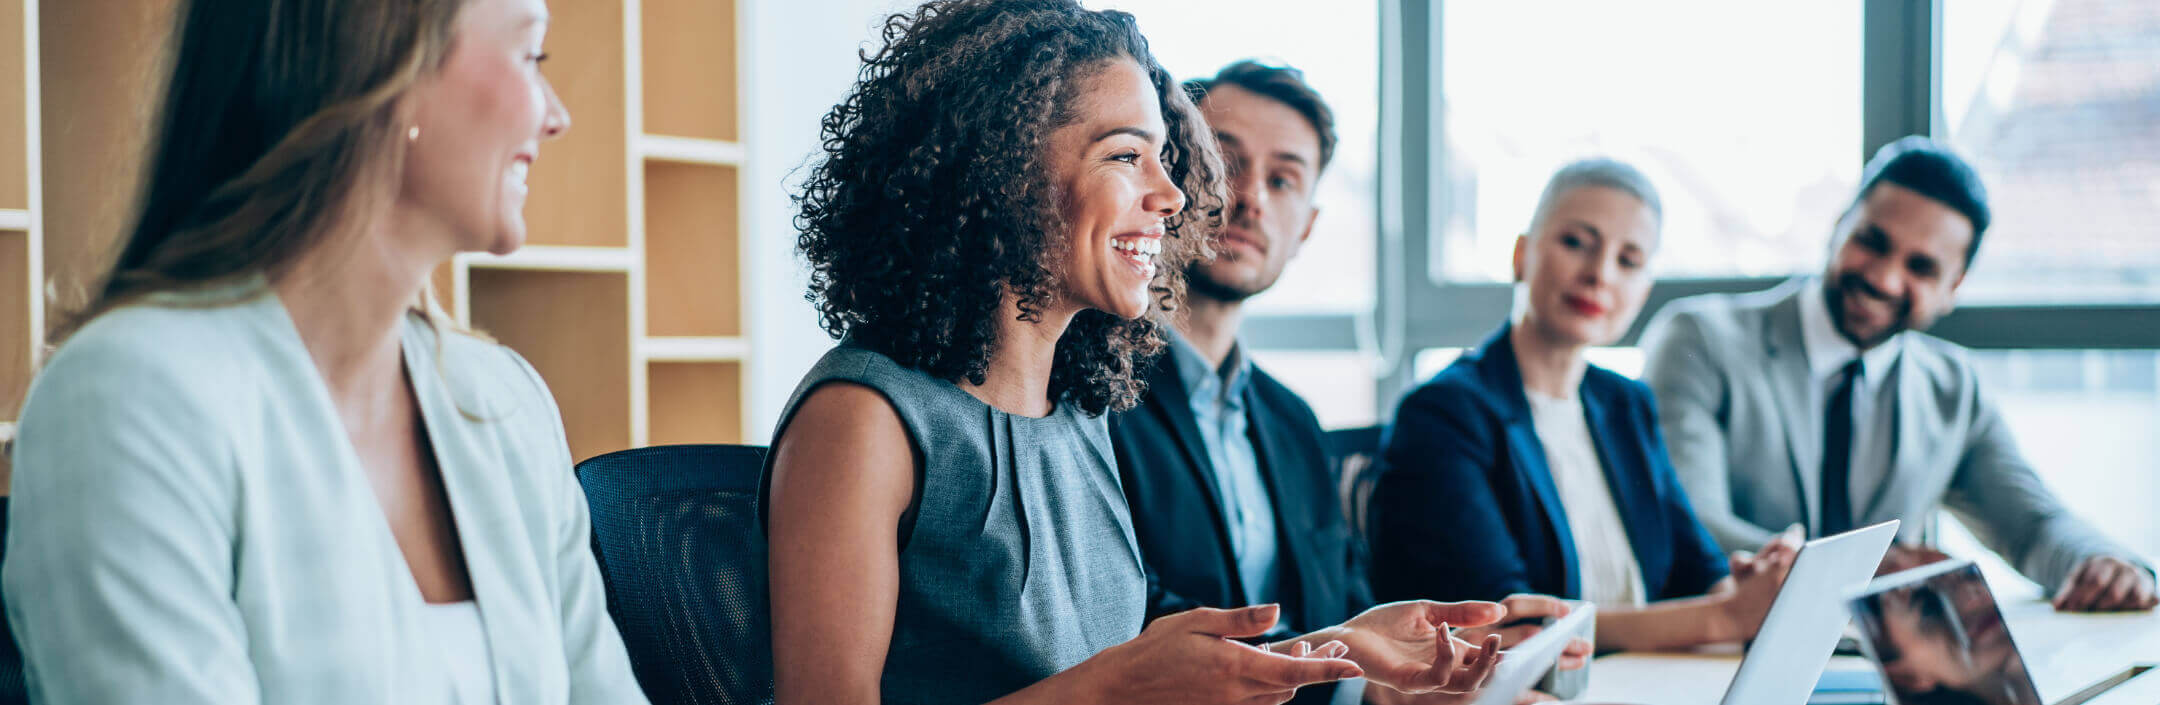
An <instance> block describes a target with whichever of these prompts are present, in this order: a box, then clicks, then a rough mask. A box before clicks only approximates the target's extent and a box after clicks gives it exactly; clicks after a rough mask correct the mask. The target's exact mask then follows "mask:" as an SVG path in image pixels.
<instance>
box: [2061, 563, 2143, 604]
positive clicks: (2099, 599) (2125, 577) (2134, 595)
mask: <svg viewBox="0 0 2160 705" xmlns="http://www.w3.org/2000/svg"><path fill="white" fill-rule="evenodd" d="M2155 603H2160V598H2156V597H2155V594H2154V590H2153V574H2152V573H2150V572H2147V571H2146V570H2145V569H2144V568H2143V567H2140V566H2138V565H2135V564H2133V563H2131V562H2129V561H2126V560H2123V559H2121V558H2116V557H2114V556H2093V557H2091V558H2087V559H2085V560H2084V562H2081V563H2079V564H2078V566H2077V567H2076V568H2073V569H2071V571H2070V577H2069V578H2067V579H2065V580H2063V585H2062V588H2061V589H2059V590H2056V591H2055V609H2058V610H2061V611H2064V612H2115V611H2124V610H2140V611H2142V610H2149V609H2152V608H2153V605H2154V604H2155Z"/></svg>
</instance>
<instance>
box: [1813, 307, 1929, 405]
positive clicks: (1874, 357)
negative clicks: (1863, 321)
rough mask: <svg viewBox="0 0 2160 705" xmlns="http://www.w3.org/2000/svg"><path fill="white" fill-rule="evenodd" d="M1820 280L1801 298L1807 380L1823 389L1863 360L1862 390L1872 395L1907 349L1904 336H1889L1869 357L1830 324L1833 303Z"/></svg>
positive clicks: (1860, 389) (1831, 322)
mask: <svg viewBox="0 0 2160 705" xmlns="http://www.w3.org/2000/svg"><path fill="white" fill-rule="evenodd" d="M1824 286H1825V284H1824V283H1823V281H1822V280H1821V279H1815V280H1811V281H1810V282H1809V284H1808V286H1807V288H1806V290H1805V291H1803V292H1801V294H1800V340H1801V343H1802V344H1803V345H1805V346H1806V348H1807V361H1808V379H1809V380H1810V381H1812V382H1814V383H1815V384H1816V386H1823V385H1826V384H1828V383H1829V381H1830V380H1832V379H1835V378H1836V377H1837V374H1838V371H1839V370H1841V369H1844V367H1845V363H1848V362H1852V360H1853V358H1856V357H1857V358H1860V370H1861V373H1860V388H1859V389H1858V390H1857V391H1858V392H1859V393H1861V394H1863V395H1872V394H1874V393H1875V390H1876V389H1877V388H1878V387H1879V386H1880V385H1881V383H1882V380H1883V378H1884V377H1888V376H1889V375H1888V374H1887V373H1888V372H1889V370H1890V366H1891V365H1892V364H1895V363H1896V362H1897V359H1898V351H1899V350H1901V349H1903V348H1904V342H1905V334H1903V333H1899V334H1897V335H1893V336H1890V339H1889V340H1886V341H1883V343H1882V344H1881V345H1877V346H1875V349H1873V350H1869V351H1867V352H1866V353H1862V352H1860V347H1859V346H1857V345H1853V344H1852V341H1850V340H1846V339H1845V336H1844V334H1842V333H1839V332H1838V329H1837V323H1836V322H1834V321H1832V320H1830V302H1829V300H1827V299H1825V298H1824V294H1823V287H1824Z"/></svg>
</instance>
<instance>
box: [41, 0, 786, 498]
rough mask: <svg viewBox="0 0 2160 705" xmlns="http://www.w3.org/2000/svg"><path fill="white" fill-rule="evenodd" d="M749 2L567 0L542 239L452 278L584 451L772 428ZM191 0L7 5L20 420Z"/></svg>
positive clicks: (536, 175)
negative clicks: (182, 7)
mask: <svg viewBox="0 0 2160 705" xmlns="http://www.w3.org/2000/svg"><path fill="white" fill-rule="evenodd" d="M749 1H750V0H577V1H576V2H552V3H549V11H550V12H551V13H553V19H552V21H551V22H550V23H549V24H550V30H549V33H548V51H549V52H550V53H551V54H553V55H554V57H555V58H554V59H553V60H551V61H549V62H548V63H547V65H546V68H545V69H544V70H545V71H546V72H547V73H548V76H549V78H550V79H551V80H552V81H553V82H554V84H555V88H556V91H557V92H558V93H559V94H560V95H561V96H562V99H563V102H564V103H565V104H566V105H567V106H568V107H569V109H570V113H571V119H572V127H571V130H570V133H569V134H568V135H567V136H565V137H564V138H562V139H560V140H556V141H553V142H550V143H547V144H545V145H543V146H542V147H541V151H540V159H539V161H538V162H537V163H536V164H535V168H534V169H533V174H532V179H531V184H532V191H531V196H530V197H529V198H528V200H527V204H526V212H525V216H526V222H527V226H528V227H527V243H526V246H525V247H523V248H521V249H520V250H518V251H517V252H515V253H512V254H510V255H508V256H504V257H495V256H490V255H482V254H465V255H460V256H458V257H457V258H455V259H453V260H452V261H450V262H447V263H444V265H443V266H442V267H441V268H439V269H438V270H437V271H436V272H435V276H434V284H435V289H436V293H437V296H438V298H439V299H440V300H441V301H442V303H443V305H444V306H445V308H446V310H448V311H450V312H452V314H453V315H454V316H455V317H456V318H457V319H458V321H459V322H460V323H462V324H464V325H466V326H469V327H471V328H472V329H474V330H476V331H479V332H481V333H484V334H487V335H490V336H493V337H494V338H495V339H496V340H499V341H501V342H503V343H504V344H507V345H509V346H510V347H511V348H513V349H516V350H517V351H518V352H519V353H520V354H522V355H524V356H525V358H526V359H528V360H530V361H531V362H532V363H533V366H534V368H536V369H538V370H539V371H540V373H541V375H542V376H543V377H545V378H546V379H547V382H548V385H549V387H550V389H551V390H553V392H554V394H555V398H556V401H557V402H558V403H559V405H560V406H561V407H562V410H563V419H564V425H565V426H566V427H567V431H568V435H569V438H570V446H571V452H572V455H573V456H575V457H576V458H577V459H584V458H587V457H591V456H593V455H598V454H601V453H606V452H610V451H614V450H620V449H623V448H629V447H636V446H642V445H648V444H653V443H684V442H740V441H741V440H742V439H743V438H746V437H748V436H750V435H751V434H749V433H747V429H745V428H744V423H745V422H746V419H747V418H748V417H749V414H748V413H746V409H745V403H746V399H745V395H744V390H745V387H746V386H747V384H746V378H745V377H744V375H746V374H749V372H750V370H752V369H753V364H754V363H753V360H752V359H751V354H750V350H751V346H750V345H748V344H747V342H746V341H745V340H744V339H743V337H742V336H743V335H744V332H745V330H747V326H746V321H745V312H746V308H745V305H744V296H743V281H744V279H745V277H744V273H743V272H742V266H743V264H742V263H743V257H742V242H743V240H742V237H743V231H744V227H745V224H746V223H747V222H748V221H747V220H746V218H745V216H746V214H745V213H744V210H743V207H742V204H743V193H744V191H743V187H742V179H741V174H742V169H743V167H744V162H745V150H744V149H743V144H744V135H743V133H742V125H743V122H744V120H743V117H742V112H741V110H742V108H741V106H742V100H741V95H740V93H741V86H742V85H743V83H744V81H743V80H742V78H743V73H742V72H743V71H744V70H746V69H745V66H744V58H745V56H747V55H746V54H745V53H744V52H743V51H742V50H741V42H740V41H739V39H740V37H739V35H738V34H737V33H738V31H739V30H738V28H739V27H740V26H741V24H742V18H743V14H742V13H743V7H742V3H745V2H749ZM41 2H42V4H43V6H42V8H41V7H40V3H41ZM175 5H176V3H175V0H66V1H65V2H56V1H55V0H0V291H4V292H6V293H4V294H0V434H5V435H11V434H12V431H13V428H14V424H13V421H14V419H15V416H16V412H17V411H18V410H19V408H20V403H21V396H22V393H23V391H24V390H25V389H26V388H27V385H28V381H29V379H30V376H31V374H32V373H33V371H34V370H35V368H36V365H37V354H38V351H39V350H40V348H41V347H42V346H43V344H44V335H45V333H46V329H47V326H48V319H49V318H50V316H51V314H52V312H54V311H57V310H65V309H68V308H72V307H74V306H76V305H79V303H80V299H81V291H82V290H83V289H84V288H85V287H86V286H87V283H88V281H89V280H90V278H92V277H94V276H95V275H96V274H97V272H98V270H99V269H100V268H101V267H103V266H104V265H105V256H106V253H107V252H108V251H109V250H110V245H111V242H112V240H113V238H114V236H115V235H116V234H117V233H118V232H119V229H120V228H121V227H123V226H124V223H123V222H122V220H123V219H124V217H125V214H126V213H127V212H128V211H129V210H130V205H131V202H132V199H133V198H134V195H135V194H134V193H133V192H132V189H133V184H134V182H135V178H136V177H135V174H136V173H137V169H138V167H139V164H140V162H141V160H142V159H143V145H144V135H145V134H147V125H148V123H149V121H150V119H151V117H152V115H151V114H152V112H153V111H154V110H155V109H156V103H157V98H158V96H159V95H161V92H162V85H161V83H160V82H161V81H162V80H163V78H164V76H163V70H162V69H161V68H160V66H159V64H158V59H159V57H160V56H161V55H162V52H163V51H164V44H165V39H166V37H167V36H168V35H169V33H170V26H171V24H170V23H171V19H172V13H173V11H174V7H175ZM41 9H42V11H43V13H44V14H43V15H42V16H41V15H40V10H41ZM41 34H42V36H41ZM41 85H42V86H44V87H45V88H46V89H47V90H46V92H44V93H43V94H41V93H40V86H41ZM41 155H42V157H41ZM47 214H51V217H50V218H48V217H46V215H47ZM48 229H49V231H50V232H52V233H53V235H52V236H51V237H46V236H45V233H46V232H47V231H48ZM5 468H6V465H5V457H4V455H0V478H4V475H5Z"/></svg>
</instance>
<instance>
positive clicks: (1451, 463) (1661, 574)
mask: <svg viewBox="0 0 2160 705" xmlns="http://www.w3.org/2000/svg"><path fill="white" fill-rule="evenodd" d="M1582 398H1583V411H1584V416H1585V417H1586V418H1587V420H1588V422H1589V425H1590V434H1591V437H1592V438H1593V439H1594V440H1595V442H1596V444H1597V450H1598V457H1599V459H1601V460H1602V461H1603V463H1604V466H1605V480H1606V484H1607V485H1608V486H1610V487H1611V489H1612V493H1613V503H1614V505H1615V506H1617V507H1618V509H1619V511H1620V519H1621V521H1622V522H1624V523H1625V524H1626V525H1627V534H1628V540H1629V542H1630V543H1632V544H1633V545H1634V549H1635V558H1636V562H1637V563H1638V564H1640V566H1641V569H1642V578H1643V587H1644V589H1645V591H1646V597H1647V598H1648V599H1650V600H1652V601H1656V600H1665V599H1671V598H1676V597H1688V596H1693V595H1700V594H1702V593H1704V592H1707V591H1708V590H1709V589H1710V587H1711V586H1712V585H1714V584H1716V583H1717V581H1718V580H1720V579H1722V578H1724V577H1725V575H1726V573H1728V572H1729V571H1730V568H1729V567H1728V566H1727V565H1726V562H1725V556H1724V555H1723V554H1722V553H1720V552H1719V550H1718V547H1717V543H1715V542H1714V541H1712V540H1711V538H1710V534H1709V532H1708V531H1706V530H1704V528H1703V526H1702V524H1701V523H1700V522H1698V521H1696V519H1695V511H1694V509H1693V508H1691V507H1690V506H1689V504H1688V498H1687V493H1686V492H1685V491H1684V490H1682V489H1681V487H1680V482H1679V479H1678V477H1677V476H1676V475H1675V474H1674V472H1673V467H1672V461H1671V459H1670V458H1668V457H1667V456H1666V454H1665V439H1664V436H1663V435H1662V434H1661V433H1660V432H1659V430H1658V424H1657V410H1656V407H1655V402H1654V401H1653V400H1652V398H1651V395H1650V389H1649V387H1647V386H1644V385H1643V384H1642V383H1640V382H1636V381H1634V380H1631V379H1628V378H1626V377H1622V376H1620V375H1619V374H1616V373H1614V372H1612V371H1610V370H1606V369H1603V368H1600V367H1597V366H1594V365H1593V366H1591V367H1590V369H1589V371H1588V372H1587V373H1586V374H1584V375H1583V381H1582ZM1381 446H1382V448H1383V450H1382V452H1381V458H1380V462H1381V463H1382V469H1381V472H1382V473H1383V474H1382V475H1381V476H1380V480H1379V484H1378V485H1377V487H1376V488H1375V489H1374V491H1373V495H1372V503H1371V511H1372V517H1371V522H1372V527H1371V531H1372V541H1371V543H1372V554H1373V555H1372V565H1371V570H1372V589H1373V593H1374V595H1375V596H1376V597H1378V598H1379V599H1381V600H1402V599H1413V598H1423V599H1437V600H1498V599H1501V598H1504V597H1506V596H1508V595H1511V594H1515V593H1538V594H1545V595H1555V596H1559V597H1565V598H1570V599H1579V598H1580V597H1581V592H1582V591H1581V578H1580V575H1579V574H1578V572H1577V567H1578V565H1579V562H1578V561H1577V560H1576V556H1575V541H1574V539H1573V536H1574V535H1573V534H1571V533H1569V529H1568V517H1567V511H1566V510H1565V509H1563V508H1562V507H1561V506H1560V493H1559V491H1558V489H1556V488H1555V487H1554V485H1553V478H1552V471H1551V470H1550V468H1548V467H1547V466H1546V463H1545V448H1544V445H1543V444H1542V443H1541V442H1540V441H1539V440H1538V437H1537V430H1536V427H1535V426H1534V425H1533V424H1532V422H1531V416H1530V400H1529V397H1527V396H1526V395H1525V394H1524V393H1523V381H1522V371H1521V369H1520V368H1519V367H1518V366H1517V365H1516V363H1515V350H1514V346H1513V345H1512V344H1510V343H1509V342H1508V326H1502V327H1501V328H1500V331H1499V332H1497V333H1494V334H1493V336H1492V337H1491V338H1488V339H1486V341H1485V342H1484V344H1482V345H1479V346H1478V347H1477V349H1475V350H1472V351H1470V352H1467V353H1464V354H1463V356H1462V357H1461V358H1458V359H1457V360H1456V361H1455V363H1454V364H1451V365H1448V367H1447V369H1445V370H1442V371H1441V372H1440V374H1439V375H1436V376H1434V377H1433V379H1432V380H1431V381H1429V382H1426V383H1425V384H1423V385H1421V386H1419V387H1418V388H1417V389H1416V390H1414V391H1412V392H1411V393H1410V394H1409V395H1408V396H1406V397H1404V398H1403V401H1402V404H1401V406H1400V407H1399V408H1398V409H1397V410H1396V412H1395V421H1394V423H1393V424H1392V425H1391V426H1389V428H1388V430H1387V432H1386V434H1385V436H1384V437H1383V438H1382V439H1381Z"/></svg>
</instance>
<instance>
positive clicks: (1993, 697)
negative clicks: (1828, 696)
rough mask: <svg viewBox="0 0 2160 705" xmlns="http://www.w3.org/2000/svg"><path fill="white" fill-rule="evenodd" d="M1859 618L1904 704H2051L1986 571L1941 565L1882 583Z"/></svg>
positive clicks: (1857, 610) (1859, 606) (1864, 601)
mask: <svg viewBox="0 0 2160 705" xmlns="http://www.w3.org/2000/svg"><path fill="white" fill-rule="evenodd" d="M1853 615H1854V616H1855V617H1857V618H1858V622H1859V625H1860V630H1861V632H1862V634H1864V635H1865V636H1866V637H1867V644H1868V650H1869V652H1870V655H1872V656H1873V657H1874V658H1875V662H1876V664H1878V665H1879V666H1881V668H1882V673H1883V681H1884V683H1885V684H1887V685H1888V686H1889V690H1890V692H1891V694H1892V695H1893V696H1894V700H1893V701H1892V702H1896V703H1900V704H1901V705H2045V703H2043V702H2042V701H2041V700H2040V693H2039V692H2038V691H2037V690H2035V689H2034V688H2033V682H2032V676H2031V675H2030V674H2029V673H2027V672H2026V670H2025V659H2024V657H2023V656H2020V655H2019V654H2018V649H2017V644H2016V643H2014V642H2012V641H2011V640H2010V628H2009V625H2006V624H2004V623H2003V617H2002V611H2001V610H1999V609H1997V608H1996V606H1995V593H1994V592H1993V591H1990V590H1989V589H1988V585H1987V579H1986V578H1983V577H1981V575H1980V568H1979V567H1978V566H1975V565H1973V564H1972V563H1971V562H1969V561H1959V562H1956V563H1949V564H1938V565H1936V566H1929V567H1923V568H1916V569H1914V570H1910V571H1906V572H1904V573H1899V574H1897V575H1892V576H1888V577H1885V578H1882V579H1879V580H1877V581H1875V582H1874V583H1873V584H1871V585H1869V587H1868V589H1867V591H1866V592H1864V593H1862V594H1861V595H1860V596H1859V597H1857V598H1854V600H1853Z"/></svg>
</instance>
